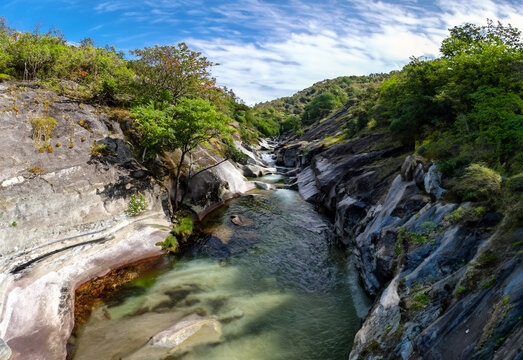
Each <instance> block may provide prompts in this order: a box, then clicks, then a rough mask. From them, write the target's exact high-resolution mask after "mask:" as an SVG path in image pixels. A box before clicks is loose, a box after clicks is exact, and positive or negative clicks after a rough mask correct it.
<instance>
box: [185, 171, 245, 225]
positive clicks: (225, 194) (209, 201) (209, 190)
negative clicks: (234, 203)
mask: <svg viewBox="0 0 523 360" xmlns="http://www.w3.org/2000/svg"><path fill="white" fill-rule="evenodd" d="M254 188H255V185H254V183H252V182H250V181H247V179H246V178H245V177H244V176H243V174H242V173H241V172H240V171H239V170H238V169H237V168H236V167H235V166H234V165H233V164H232V163H231V162H230V161H225V162H222V163H221V164H220V165H218V166H216V167H214V168H212V169H210V170H208V171H204V172H202V173H200V174H198V175H197V176H194V177H193V178H191V180H190V181H189V184H188V191H187V201H188V203H189V205H190V206H191V208H192V209H193V210H194V211H195V212H196V213H197V214H198V215H199V217H200V218H203V217H204V216H205V215H206V214H207V213H208V212H209V211H211V210H212V209H214V208H216V207H217V206H219V205H220V204H222V203H223V202H224V201H225V200H228V199H231V198H233V197H235V196H239V195H241V194H243V193H245V192H247V191H250V190H252V189H254Z"/></svg>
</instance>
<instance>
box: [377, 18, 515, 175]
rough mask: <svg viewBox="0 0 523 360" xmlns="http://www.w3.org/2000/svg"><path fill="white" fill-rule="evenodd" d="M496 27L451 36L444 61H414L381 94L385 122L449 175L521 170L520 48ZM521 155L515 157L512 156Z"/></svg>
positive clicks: (511, 36) (461, 29)
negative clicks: (470, 168) (480, 169)
mask: <svg viewBox="0 0 523 360" xmlns="http://www.w3.org/2000/svg"><path fill="white" fill-rule="evenodd" d="M517 34H518V32H517V30H515V29H513V28H511V27H510V26H508V27H503V26H502V25H501V24H498V26H497V27H494V26H493V25H492V23H491V22H489V24H488V25H487V26H486V27H477V26H475V25H470V24H467V25H464V26H462V27H455V28H453V29H451V36H450V37H449V38H447V39H446V40H444V42H443V44H442V53H443V54H444V57H442V58H440V59H435V60H425V59H415V58H414V59H412V61H411V62H410V63H409V64H408V65H407V66H405V67H404V69H403V70H402V71H401V72H400V73H398V74H396V75H394V76H393V77H392V78H390V79H388V80H386V81H385V82H384V83H383V85H382V86H381V87H380V89H379V99H378V102H379V103H380V104H381V106H382V111H381V115H382V120H384V121H385V122H388V123H389V129H390V131H392V132H393V133H395V134H397V136H399V137H400V138H402V139H403V140H404V142H405V143H406V144H411V145H413V144H414V142H416V141H418V142H421V141H422V140H426V139H427V138H428V140H429V141H428V143H427V144H426V145H424V150H423V151H424V152H425V153H424V156H427V157H429V158H433V159H436V160H441V161H446V164H444V166H442V169H443V170H444V172H446V173H447V174H448V175H452V173H454V172H456V171H457V172H459V170H460V169H461V168H463V167H465V166H467V165H469V164H470V163H471V162H478V161H482V162H485V163H486V164H487V165H489V166H491V167H493V168H497V167H501V168H502V169H503V171H505V172H507V173H514V172H515V171H518V169H520V168H521V160H522V159H521V158H518V157H517V155H516V154H520V153H521V149H522V145H523V115H521V113H522V107H523V102H522V99H521V93H522V83H523V82H522V80H521V78H520V77H518V76H519V75H518V74H519V73H520V71H519V70H518V69H520V66H521V59H522V50H521V40H520V39H519V38H518V36H517ZM515 155H516V156H515Z"/></svg>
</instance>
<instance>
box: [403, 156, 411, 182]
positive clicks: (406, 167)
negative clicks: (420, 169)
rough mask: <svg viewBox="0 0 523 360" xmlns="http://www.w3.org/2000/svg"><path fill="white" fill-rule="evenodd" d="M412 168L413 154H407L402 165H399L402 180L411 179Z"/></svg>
mask: <svg viewBox="0 0 523 360" xmlns="http://www.w3.org/2000/svg"><path fill="white" fill-rule="evenodd" d="M413 170H414V156H413V155H409V156H407V157H406V158H405V161H403V165H401V171H400V174H401V179H402V180H403V181H410V180H412V173H413Z"/></svg>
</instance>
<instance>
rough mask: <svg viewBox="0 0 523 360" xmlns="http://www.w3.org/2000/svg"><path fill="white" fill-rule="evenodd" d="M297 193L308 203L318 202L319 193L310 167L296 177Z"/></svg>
mask: <svg viewBox="0 0 523 360" xmlns="http://www.w3.org/2000/svg"><path fill="white" fill-rule="evenodd" d="M296 182H297V184H298V191H299V192H300V195H301V196H302V197H303V199H305V201H308V202H318V201H319V200H320V196H321V193H320V191H319V190H318V188H317V187H316V177H315V175H314V171H313V170H312V168H311V167H310V166H308V167H306V168H305V169H304V170H303V171H302V172H300V173H299V174H298V176H297V181H296Z"/></svg>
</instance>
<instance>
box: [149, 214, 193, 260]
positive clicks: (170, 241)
mask: <svg viewBox="0 0 523 360" xmlns="http://www.w3.org/2000/svg"><path fill="white" fill-rule="evenodd" d="M193 228H194V224H193V222H192V219H191V217H190V216H185V217H183V218H181V219H180V221H179V223H178V225H176V226H175V227H174V228H173V229H172V230H171V235H169V236H167V238H166V239H165V240H164V241H160V242H157V243H156V246H160V247H161V248H162V250H164V251H167V252H170V253H177V252H179V251H180V243H184V242H186V241H187V238H188V237H189V236H191V234H192V232H193Z"/></svg>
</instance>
